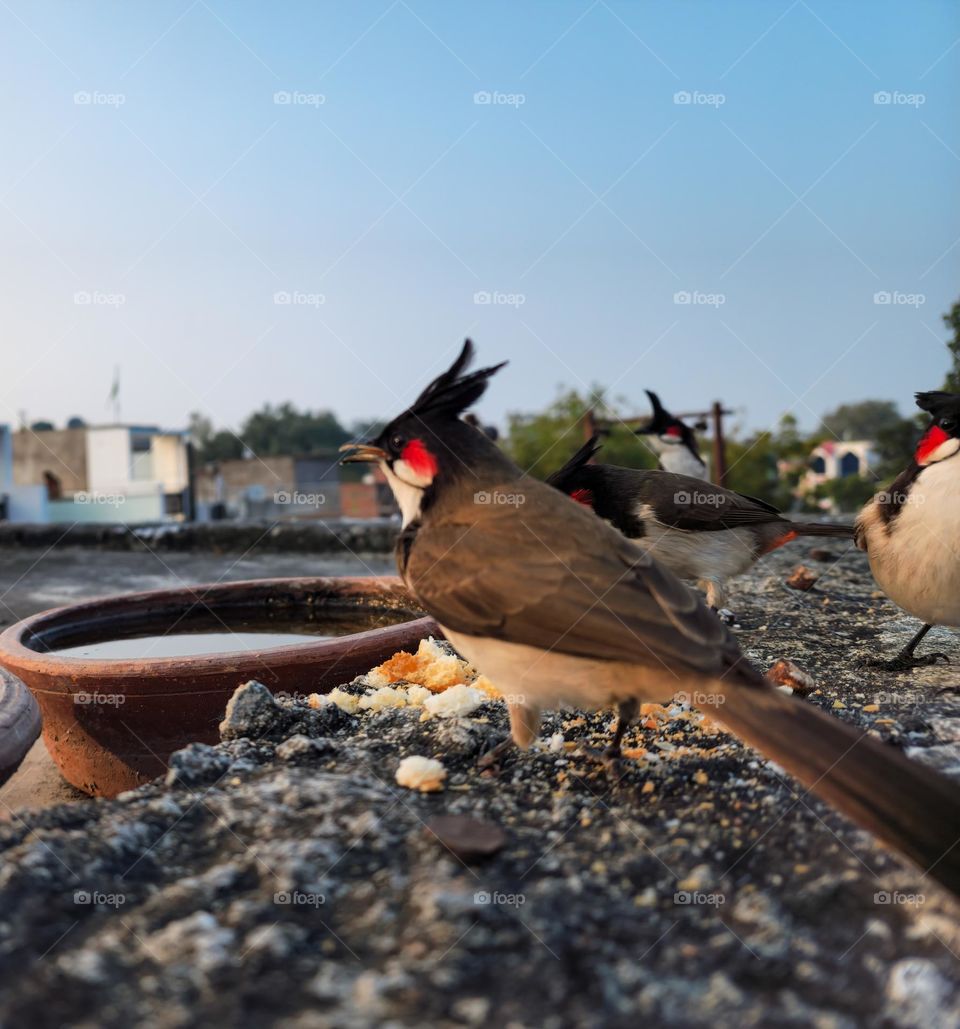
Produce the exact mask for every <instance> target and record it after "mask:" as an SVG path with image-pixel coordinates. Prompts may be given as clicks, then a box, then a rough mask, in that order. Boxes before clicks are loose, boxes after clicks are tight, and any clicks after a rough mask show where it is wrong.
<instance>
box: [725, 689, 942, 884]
mask: <svg viewBox="0 0 960 1029" xmlns="http://www.w3.org/2000/svg"><path fill="white" fill-rule="evenodd" d="M734 674H736V673H734ZM724 694H725V703H724V704H723V706H722V707H721V708H719V709H718V711H717V713H716V717H717V718H718V719H719V720H720V721H722V722H723V723H724V724H725V725H727V727H728V728H729V729H731V730H732V731H733V732H734V733H736V734H737V735H738V736H740V737H741V738H742V739H743V740H745V741H746V742H747V743H749V744H750V745H751V746H753V747H755V748H756V749H757V750H759V751H761V752H762V753H763V754H764V755H765V756H766V757H768V758H770V759H772V760H773V761H776V762H777V764H779V765H780V766H781V767H783V768H785V769H786V770H787V771H788V772H790V773H791V775H794V776H796V778H797V779H799V780H800V782H801V783H803V785H804V786H806V787H807V788H808V789H809V790H811V791H812V792H813V793H816V794H819V796H821V797H823V799H824V800H826V801H828V802H829V803H830V804H832V805H833V806H834V807H835V808H836V809H837V810H838V811H840V812H842V813H843V814H845V815H847V816H848V817H849V818H851V819H852V820H853V821H855V822H856V823H858V824H859V825H861V826H862V827H863V828H865V829H868V830H870V832H872V833H873V834H874V835H875V836H876V837H877V838H878V839H880V840H882V841H883V842H884V843H886V844H887V845H888V846H890V847H892V848H894V849H895V850H897V851H899V852H900V853H901V854H904V855H905V856H907V857H909V858H910V859H911V860H912V861H914V862H915V863H916V864H917V865H919V866H920V869H921V870H922V871H923V872H924V874H929V875H930V876H931V877H932V878H934V879H937V880H939V881H940V882H941V883H943V885H944V886H946V887H947V888H948V889H950V890H952V891H953V892H954V893H955V894H957V895H960V786H958V785H957V784H955V783H952V782H951V781H950V780H948V779H946V778H944V777H943V776H941V775H938V774H937V773H935V772H932V771H930V770H929V769H927V768H925V767H924V766H922V765H920V764H918V763H917V762H915V761H911V760H909V759H908V758H906V757H904V756H903V755H902V754H901V753H900V752H899V751H898V750H895V749H894V748H893V747H891V746H889V745H886V744H883V743H880V742H879V741H878V740H876V739H874V738H873V737H871V736H869V735H867V734H866V733H864V732H861V731H860V730H857V729H853V728H851V727H850V726H849V725H847V724H846V723H844V722H841V721H840V720H839V719H838V718H833V717H831V716H830V715H828V714H825V713H824V712H823V711H820V710H819V709H818V708H816V707H814V706H813V705H812V704H809V703H808V702H806V701H803V700H799V699H798V698H796V697H791V696H789V695H788V694H786V693H782V692H781V691H779V690H776V689H772V688H769V687H767V686H764V685H762V684H761V683H759V682H757V681H756V680H753V679H750V681H749V683H744V681H743V680H741V681H740V682H738V683H737V686H736V688H730V689H727V690H725V691H724Z"/></svg>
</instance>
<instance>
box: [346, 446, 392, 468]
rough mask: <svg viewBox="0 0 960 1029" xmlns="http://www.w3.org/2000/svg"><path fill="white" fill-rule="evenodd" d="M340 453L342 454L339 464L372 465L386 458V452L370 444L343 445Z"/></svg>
mask: <svg viewBox="0 0 960 1029" xmlns="http://www.w3.org/2000/svg"><path fill="white" fill-rule="evenodd" d="M340 453H341V454H343V457H341V458H340V464H358V463H360V462H364V463H368V464H372V463H373V462H375V461H385V460H386V458H387V452H386V451H385V450H381V449H380V447H375V446H374V445H373V444H372V443H344V444H343V446H342V447H341V448H340Z"/></svg>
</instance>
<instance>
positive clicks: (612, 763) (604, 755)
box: [580, 747, 627, 786]
mask: <svg viewBox="0 0 960 1029" xmlns="http://www.w3.org/2000/svg"><path fill="white" fill-rule="evenodd" d="M580 752H581V753H582V754H583V755H584V756H585V757H588V758H590V760H591V761H596V762H597V764H599V765H602V766H603V770H604V772H605V773H606V776H607V779H608V780H609V782H610V785H611V786H616V785H617V783H619V782H620V780H621V779H622V778H623V777H624V776H625V775H626V774H627V765H626V762H625V761H624V758H623V754H622V753H621V752H620V748H619V747H604V748H603V749H602V750H601V749H600V748H599V747H581V748H580Z"/></svg>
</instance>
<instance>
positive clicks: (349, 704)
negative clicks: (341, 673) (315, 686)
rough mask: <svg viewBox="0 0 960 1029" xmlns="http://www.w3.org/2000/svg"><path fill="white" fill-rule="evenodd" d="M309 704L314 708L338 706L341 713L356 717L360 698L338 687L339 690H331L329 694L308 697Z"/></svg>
mask: <svg viewBox="0 0 960 1029" xmlns="http://www.w3.org/2000/svg"><path fill="white" fill-rule="evenodd" d="M307 704H309V705H310V707H312V708H321V707H325V706H326V705H327V704H336V705H337V707H338V708H340V710H341V711H346V713H347V714H348V715H355V714H356V713H357V708H358V707H359V706H360V698H359V697H357V696H355V695H354V694H352V693H346V692H345V691H344V690H341V689H340V688H339V687H337V689H335V690H331V691H330V692H329V693H311V694H310V696H309V697H307Z"/></svg>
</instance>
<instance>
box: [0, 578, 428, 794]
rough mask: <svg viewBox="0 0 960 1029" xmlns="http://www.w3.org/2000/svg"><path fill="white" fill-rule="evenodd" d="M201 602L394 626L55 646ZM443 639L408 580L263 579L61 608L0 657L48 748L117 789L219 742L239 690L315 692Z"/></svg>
mask: <svg viewBox="0 0 960 1029" xmlns="http://www.w3.org/2000/svg"><path fill="white" fill-rule="evenodd" d="M198 608H199V609H201V610H204V611H205V612H207V613H208V614H209V615H210V616H211V617H215V618H222V619H223V620H224V621H225V622H229V621H230V620H231V619H234V620H235V619H237V618H259V619H262V618H264V617H267V618H274V619H278V620H280V621H290V620H293V619H301V620H302V619H305V618H310V617H314V618H322V617H323V615H324V614H325V613H329V614H330V615H332V616H336V615H341V616H343V615H350V614H358V615H364V614H372V615H383V616H386V617H389V618H391V619H394V618H395V621H396V624H391V625H388V626H386V627H383V628H377V629H369V630H366V631H362V632H357V633H354V634H352V635H347V636H339V637H336V638H333V639H319V638H318V639H317V640H316V641H308V642H304V643H297V644H293V645H290V644H287V645H284V646H275V647H269V648H266V649H263V650H250V651H240V652H237V651H231V652H229V653H219V654H202V655H195V656H188V657H144V658H142V659H137V660H127V659H111V660H104V659H96V660H94V659H88V658H80V657H67V656H64V655H61V654H58V653H56V652H55V651H51V649H50V648H55V647H61V648H62V647H63V646H70V645H73V644H74V643H81V642H85V641H87V640H100V639H111V638H118V637H120V636H124V635H135V634H138V633H139V634H141V635H144V634H147V633H149V632H151V631H152V632H154V633H156V634H160V633H162V632H164V631H167V630H168V629H169V627H170V626H171V625H172V623H174V622H175V621H176V620H177V618H178V617H180V616H184V615H185V614H186V613H187V612H189V611H192V610H196V609H198ZM429 635H435V636H438V635H440V629H439V627H438V626H437V624H436V623H435V622H434V621H433V619H431V618H426V617H424V616H423V612H422V610H420V609H419V608H418V607H417V605H416V603H415V602H414V600H413V598H412V597H411V596H410V594H409V593H408V592H407V590H406V589H405V587H404V586H403V584H402V583H401V582H400V580H399V579H396V578H392V577H382V578H302V579H259V580H255V581H250V582H231V583H218V584H214V585H210V586H194V587H190V588H185V589H171V590H152V591H150V592H148V593H134V594H128V595H126V596H118V597H108V598H106V599H102V600H94V601H90V602H88V603H84V604H76V605H72V606H70V607H61V608H56V609H55V610H52V611H44V612H42V613H41V614H37V615H34V616H32V617H31V618H26V619H24V620H23V621H22V622H18V623H17V624H16V625H13V626H11V627H10V628H9V629H7V630H6V631H5V632H3V633H2V634H0V665H2V666H3V667H5V668H7V669H8V670H9V671H10V672H12V673H13V674H14V675H16V676H18V677H19V678H20V679H22V680H23V682H25V683H26V684H27V686H29V687H30V690H31V691H32V692H33V695H34V696H35V697H36V699H37V701H38V702H39V705H40V711H41V713H42V715H43V737H44V741H45V742H46V745H47V749H48V750H49V751H50V754H51V756H52V757H53V759H54V761H55V762H56V763H57V765H58V766H59V768H60V771H61V772H62V773H63V776H64V778H65V779H66V780H67V781H68V782H70V783H72V784H73V785H74V786H76V787H78V788H79V789H81V790H84V791H85V792H86V793H89V794H91V795H99V796H108V797H112V796H115V795H116V794H117V793H120V792H122V791H123V790H126V789H130V788H132V787H133V786H137V785H139V784H140V783H143V782H147V781H149V780H150V779H153V778H155V777H156V776H157V775H160V774H161V773H162V772H163V771H164V769H165V768H166V765H167V761H168V759H169V757H170V754H172V753H173V751H175V750H178V749H179V748H180V747H182V746H184V745H186V744H187V743H190V742H192V741H200V742H204V743H214V742H216V741H217V740H218V738H219V737H218V733H217V726H218V724H219V722H220V720H221V719H222V717H223V712H224V708H225V707H226V704H227V701H228V700H229V698H230V696H231V694H232V693H233V691H234V690H235V689H236V688H237V686H239V685H241V684H242V683H244V682H246V681H247V680H249V679H258V680H259V681H260V682H262V683H264V685H266V686H269V687H270V688H271V689H272V690H273V691H274V692H280V691H286V692H290V693H301V694H307V693H314V692H324V691H327V690H330V689H332V688H333V687H334V686H336V685H339V684H340V683H344V682H349V681H350V680H351V679H352V678H354V677H355V676H357V675H359V674H361V673H362V672H366V671H368V670H369V669H370V668H372V667H373V666H374V665H377V664H379V663H380V662H381V661H384V660H386V659H387V658H388V657H390V656H391V655H392V654H394V653H395V652H396V651H398V650H405V649H410V648H416V646H417V643H418V641H419V640H421V639H422V638H423V637H425V636H429Z"/></svg>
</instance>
